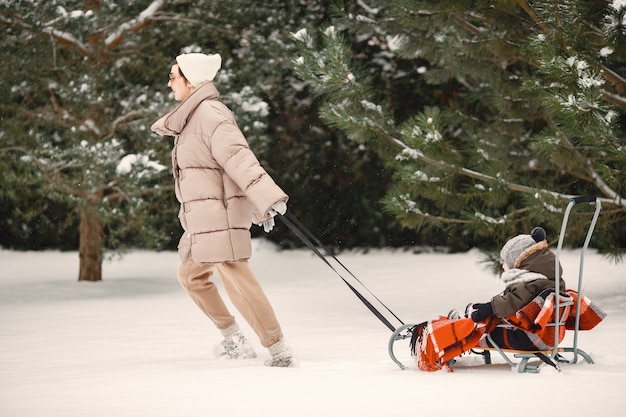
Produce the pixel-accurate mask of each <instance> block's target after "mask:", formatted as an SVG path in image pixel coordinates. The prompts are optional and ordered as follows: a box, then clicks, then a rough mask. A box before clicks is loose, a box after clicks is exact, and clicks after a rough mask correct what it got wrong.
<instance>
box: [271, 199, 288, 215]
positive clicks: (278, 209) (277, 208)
mask: <svg viewBox="0 0 626 417" xmlns="http://www.w3.org/2000/svg"><path fill="white" fill-rule="evenodd" d="M285 213H287V203H285V202H284V201H279V202H278V203H276V204H274V205H273V206H272V208H270V215H271V216H272V217H274V216H275V215H276V214H280V215H283V214H285Z"/></svg>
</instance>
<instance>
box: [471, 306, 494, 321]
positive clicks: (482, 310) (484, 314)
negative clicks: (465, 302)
mask: <svg viewBox="0 0 626 417" xmlns="http://www.w3.org/2000/svg"><path fill="white" fill-rule="evenodd" d="M472 310H473V311H472V313H471V315H470V317H471V318H472V320H473V321H474V322H476V323H478V322H481V321H485V320H487V318H488V317H491V316H493V307H492V306H491V303H477V304H473V305H472Z"/></svg>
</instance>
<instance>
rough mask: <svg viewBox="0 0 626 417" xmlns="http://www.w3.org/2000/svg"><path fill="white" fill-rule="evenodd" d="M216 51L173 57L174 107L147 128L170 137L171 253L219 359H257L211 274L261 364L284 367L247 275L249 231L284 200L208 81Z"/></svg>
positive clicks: (255, 285)
mask: <svg viewBox="0 0 626 417" xmlns="http://www.w3.org/2000/svg"><path fill="white" fill-rule="evenodd" d="M220 67H221V57H220V55H219V54H214V55H205V54H200V53H190V54H182V55H179V56H178V57H177V58H176V60H175V62H174V63H173V64H172V67H171V70H170V74H169V82H168V86H169V87H170V88H171V89H172V92H173V93H174V98H175V100H176V101H179V102H180V103H179V104H178V106H177V107H176V108H175V109H174V110H172V111H171V112H169V113H168V114H166V115H164V116H163V117H161V118H160V119H159V120H157V121H156V122H155V123H154V124H153V125H152V127H151V129H152V131H154V132H156V133H158V134H159V135H166V136H173V137H174V147H173V150H172V169H173V174H174V180H175V190H176V197H177V199H178V201H179V202H180V204H181V207H180V212H179V218H180V222H181V225H182V227H183V229H184V234H183V236H182V237H181V239H180V243H179V246H178V253H179V256H180V264H179V268H178V280H179V281H180V283H181V284H182V286H183V288H185V290H186V291H187V293H188V294H189V295H190V296H191V298H192V299H193V301H194V302H195V303H196V304H197V305H198V307H200V309H201V310H202V311H203V312H204V314H206V315H207V316H208V317H209V318H210V319H211V320H212V321H213V323H214V324H215V326H216V327H217V328H218V329H219V330H220V331H221V333H222V335H223V336H224V340H223V341H222V342H221V343H220V345H219V351H220V356H221V357H223V358H227V359H237V358H252V357H256V353H255V352H254V349H253V348H252V346H251V345H250V343H249V342H248V341H247V340H246V338H245V336H244V335H243V334H241V332H240V330H239V325H238V324H237V322H236V321H235V318H234V317H233V315H232V314H231V313H230V312H229V311H228V308H227V307H226V305H225V304H224V301H223V300H222V298H221V296H220V294H219V292H218V290H217V288H216V286H215V284H214V283H213V282H212V281H211V279H212V277H213V274H214V272H215V270H217V271H218V273H219V275H220V277H221V278H222V281H223V284H224V288H225V290H226V292H227V294H228V296H229V297H230V299H231V301H232V302H233V304H234V305H235V307H236V308H237V310H238V311H239V312H240V313H241V315H242V316H243V317H244V319H245V320H246V321H247V322H248V323H249V325H250V327H251V328H252V329H253V330H254V332H255V333H256V334H257V336H258V337H259V340H260V342H261V344H262V345H263V346H264V347H266V348H268V350H269V353H270V355H271V357H270V359H268V360H267V361H266V362H265V364H266V365H267V366H277V367H290V366H293V365H294V359H293V356H292V354H291V352H290V350H289V349H288V348H287V346H286V344H285V342H284V340H283V334H282V330H281V327H280V324H279V323H278V320H277V319H276V316H275V314H274V310H273V308H272V306H271V304H270V302H269V300H268V299H267V297H266V295H265V293H264V292H263V289H262V288H261V286H260V284H259V282H258V280H257V278H256V277H255V275H254V273H253V272H252V270H251V268H250V265H249V264H248V259H249V258H250V256H251V251H252V249H251V247H252V244H251V237H250V230H249V229H250V227H251V225H252V223H256V224H259V225H262V226H263V228H264V230H265V232H269V231H271V230H272V228H273V227H274V218H273V217H274V216H275V215H276V214H281V215H282V214H284V213H285V212H286V210H287V205H286V202H287V199H288V196H287V195H286V194H285V193H284V192H283V190H281V189H280V188H279V187H278V186H277V185H276V184H275V183H274V181H273V179H272V178H271V177H270V176H269V174H268V173H267V172H266V171H265V170H264V169H263V168H262V167H261V165H260V164H259V161H258V160H257V158H256V157H255V156H254V154H253V152H252V151H251V150H250V148H249V146H248V143H247V141H246V138H245V137H244V135H243V133H242V132H241V130H240V129H239V128H238V126H237V123H236V121H235V119H234V117H233V115H232V113H231V111H230V110H229V109H228V108H227V107H226V106H225V105H224V104H222V103H221V102H220V101H219V100H218V97H219V93H218V91H217V89H216V87H215V84H214V83H213V78H214V77H215V75H216V73H217V71H218V70H219V69H220Z"/></svg>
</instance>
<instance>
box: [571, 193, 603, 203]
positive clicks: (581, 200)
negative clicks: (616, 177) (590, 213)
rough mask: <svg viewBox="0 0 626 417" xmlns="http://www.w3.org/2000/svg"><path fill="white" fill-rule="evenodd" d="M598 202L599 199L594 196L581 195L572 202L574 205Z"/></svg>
mask: <svg viewBox="0 0 626 417" xmlns="http://www.w3.org/2000/svg"><path fill="white" fill-rule="evenodd" d="M596 200H597V198H596V196H594V195H581V196H579V197H574V198H572V201H573V202H574V204H579V203H595V202H596Z"/></svg>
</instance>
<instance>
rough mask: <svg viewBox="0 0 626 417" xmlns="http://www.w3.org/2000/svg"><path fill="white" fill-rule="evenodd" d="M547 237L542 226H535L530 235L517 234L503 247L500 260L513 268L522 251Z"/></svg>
mask: <svg viewBox="0 0 626 417" xmlns="http://www.w3.org/2000/svg"><path fill="white" fill-rule="evenodd" d="M545 239H546V231H545V230H543V228H541V227H535V228H534V229H533V230H532V231H531V232H530V234H529V235H517V236H515V237H514V238H511V239H509V241H508V242H506V243H505V245H504V246H503V247H502V250H501V251H500V261H501V262H502V263H505V264H507V266H508V267H509V269H513V267H514V266H515V263H516V262H517V260H518V258H519V257H520V256H521V255H522V253H524V252H525V251H527V250H528V249H530V248H531V247H533V246H535V245H536V244H537V243H539V242H542V241H544V240H545Z"/></svg>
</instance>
